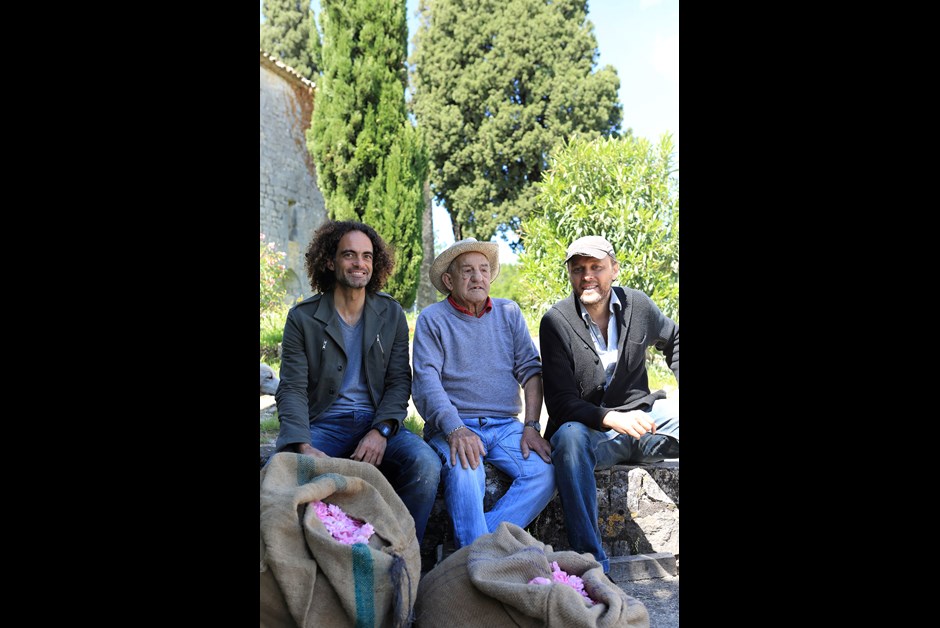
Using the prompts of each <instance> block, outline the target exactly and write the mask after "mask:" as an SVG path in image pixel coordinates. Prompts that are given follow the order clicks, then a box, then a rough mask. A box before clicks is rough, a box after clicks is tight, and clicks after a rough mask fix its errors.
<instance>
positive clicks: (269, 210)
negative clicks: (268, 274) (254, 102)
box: [260, 51, 327, 303]
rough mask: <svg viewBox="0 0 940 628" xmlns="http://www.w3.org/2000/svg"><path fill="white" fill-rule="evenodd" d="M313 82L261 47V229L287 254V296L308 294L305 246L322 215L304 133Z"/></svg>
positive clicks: (293, 298) (291, 300)
mask: <svg viewBox="0 0 940 628" xmlns="http://www.w3.org/2000/svg"><path fill="white" fill-rule="evenodd" d="M313 98H314V84H313V83H312V82H310V81H309V80H307V79H306V78H303V77H301V76H300V75H299V74H297V73H296V72H295V71H294V70H293V69H292V68H290V67H289V66H286V65H284V64H283V63H282V62H281V61H279V60H278V59H277V58H276V57H272V56H268V55H267V54H266V53H265V52H264V51H261V159H260V165H261V167H260V173H261V216H260V221H261V232H262V233H264V235H265V238H266V241H267V242H274V243H275V246H276V248H277V249H278V250H279V251H283V252H284V253H286V254H287V257H286V258H285V260H284V265H285V266H286V267H287V269H288V282H287V290H288V299H289V301H290V302H291V303H293V302H294V301H296V300H297V299H298V298H306V297H309V296H311V294H312V292H311V290H310V284H309V282H308V281H307V276H306V273H305V272H304V251H306V250H307V245H308V244H309V243H310V239H311V236H312V235H313V232H314V230H316V228H317V227H319V226H320V225H322V224H323V223H324V222H325V221H326V218H327V213H326V206H325V204H324V201H323V195H322V194H321V193H320V189H319V188H318V187H317V176H316V169H315V167H314V164H313V160H312V159H311V157H310V154H309V153H308V152H307V147H306V139H305V132H306V129H307V128H309V127H310V116H311V115H312V113H313Z"/></svg>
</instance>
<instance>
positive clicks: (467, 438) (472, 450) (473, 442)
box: [448, 428, 486, 469]
mask: <svg viewBox="0 0 940 628" xmlns="http://www.w3.org/2000/svg"><path fill="white" fill-rule="evenodd" d="M448 443H449V444H450V466H452V467H453V466H456V465H457V457H460V466H461V467H463V468H464V469H466V468H467V464H468V463H469V465H470V468H471V469H476V468H477V467H478V466H479V465H480V464H482V462H483V456H485V455H486V448H485V447H484V446H483V441H482V440H480V437H479V436H477V435H476V434H474V433H473V432H471V431H470V430H468V429H467V428H463V429H462V430H457V431H456V432H454V433H453V434H451V435H450V439H449V440H448Z"/></svg>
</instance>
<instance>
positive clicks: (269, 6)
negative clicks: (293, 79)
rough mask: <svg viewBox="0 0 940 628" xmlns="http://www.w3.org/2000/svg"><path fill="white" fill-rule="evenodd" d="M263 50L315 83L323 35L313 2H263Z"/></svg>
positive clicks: (268, 0)
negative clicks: (315, 18) (319, 31)
mask: <svg viewBox="0 0 940 628" xmlns="http://www.w3.org/2000/svg"><path fill="white" fill-rule="evenodd" d="M261 12H262V13H263V14H264V22H262V23H261V49H262V50H264V51H265V52H269V53H271V54H274V55H277V56H278V57H280V58H281V61H283V62H284V63H286V64H287V65H289V66H291V67H292V68H294V69H295V70H297V73H298V74H300V75H301V76H304V77H306V78H308V79H310V80H311V81H313V82H314V83H316V82H317V79H316V74H317V73H318V72H319V67H320V35H319V33H317V26H316V23H315V22H314V15H313V10H311V9H310V0H264V3H263V4H262V5H261Z"/></svg>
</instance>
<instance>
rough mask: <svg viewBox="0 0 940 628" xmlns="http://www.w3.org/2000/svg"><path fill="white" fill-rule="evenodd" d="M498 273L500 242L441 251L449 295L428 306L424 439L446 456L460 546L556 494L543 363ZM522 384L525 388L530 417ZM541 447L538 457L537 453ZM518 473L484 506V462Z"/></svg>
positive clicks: (530, 514) (417, 346) (420, 386)
mask: <svg viewBox="0 0 940 628" xmlns="http://www.w3.org/2000/svg"><path fill="white" fill-rule="evenodd" d="M497 275H499V248H498V246H497V245H496V244H495V243H493V242H477V241H476V240H474V239H473V238H469V239H466V240H461V241H460V242H457V243H455V244H454V245H453V246H451V247H449V248H448V249H447V250H445V251H444V252H443V253H441V254H440V255H438V256H437V259H435V260H434V263H433V264H431V270H430V279H431V283H432V284H434V287H435V288H437V289H438V291H440V292H441V293H442V294H446V295H448V296H447V298H446V299H444V300H443V301H440V302H438V303H434V304H433V305H430V306H428V307H426V308H424V310H422V311H421V314H420V315H419V316H418V321H417V323H416V326H415V333H414V361H413V362H414V384H413V386H412V391H411V394H412V397H413V398H414V402H415V406H416V408H417V409H418V412H419V413H420V414H421V416H422V417H423V418H424V421H425V423H424V438H425V440H426V441H428V443H430V445H431V447H432V448H434V449H435V450H436V451H437V452H438V453H439V454H440V456H441V460H442V461H443V463H444V470H443V477H442V481H443V482H444V498H445V503H446V505H447V511H448V512H449V513H450V515H451V518H452V520H453V523H454V535H455V537H456V545H457V547H464V546H466V545H469V544H471V543H473V541H474V540H475V539H476V538H477V537H479V536H482V535H484V534H488V533H490V532H493V531H494V530H496V528H497V526H498V525H499V524H500V523H501V522H503V521H508V522H510V523H514V524H516V525H518V526H519V527H525V526H527V525H529V523H531V522H532V520H533V519H534V518H535V517H536V515H538V514H539V513H540V512H541V511H542V509H543V508H544V507H545V506H546V505H547V504H548V502H549V501H551V499H552V496H553V495H554V494H555V480H554V472H553V470H552V467H551V446H550V445H549V444H548V442H547V441H546V440H545V439H544V438H542V435H541V427H540V426H539V424H538V419H539V415H540V414H541V410H542V375H541V373H542V365H541V361H540V359H539V354H538V350H537V349H536V347H535V343H533V342H532V337H531V336H530V334H529V330H528V328H527V327H526V324H525V320H524V319H523V317H522V311H521V310H520V309H519V305H518V304H517V303H516V302H515V301H511V300H509V299H498V298H497V299H493V298H490V296H489V293H490V283H491V282H492V281H493V280H495V279H496V277H497ZM520 386H521V387H522V390H523V391H524V395H525V424H524V425H523V423H522V422H520V421H519V419H518V415H519V413H520V411H521V410H522V402H521V401H520V398H519V397H520V395H519V389H520ZM533 454H534V455H533ZM484 461H486V462H489V463H490V464H492V465H493V466H494V467H496V468H497V469H499V470H500V471H502V472H503V473H506V474H507V475H509V476H510V477H511V478H512V485H511V486H510V488H509V490H508V491H506V494H505V495H503V496H502V497H501V498H500V499H499V501H497V502H496V504H494V505H493V508H492V509H491V510H490V511H489V512H485V513H484V512H483V494H484V489H485V484H486V474H485V470H484V467H483V462H484Z"/></svg>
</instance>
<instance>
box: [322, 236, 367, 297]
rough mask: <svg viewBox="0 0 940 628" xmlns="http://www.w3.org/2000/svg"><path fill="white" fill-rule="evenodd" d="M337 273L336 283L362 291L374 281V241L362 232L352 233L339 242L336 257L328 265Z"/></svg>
mask: <svg viewBox="0 0 940 628" xmlns="http://www.w3.org/2000/svg"><path fill="white" fill-rule="evenodd" d="M327 266H328V267H329V269H330V270H333V271H335V272H336V283H337V284H339V285H340V286H345V287H346V288H353V289H360V288H365V287H366V286H367V285H369V280H370V279H372V240H370V239H369V236H367V235H366V234H364V233H363V232H361V231H350V232H348V233H347V234H346V235H344V236H343V237H342V238H340V240H339V244H338V245H337V246H336V257H335V258H333V259H332V260H330V261H329V262H328V263H327Z"/></svg>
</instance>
